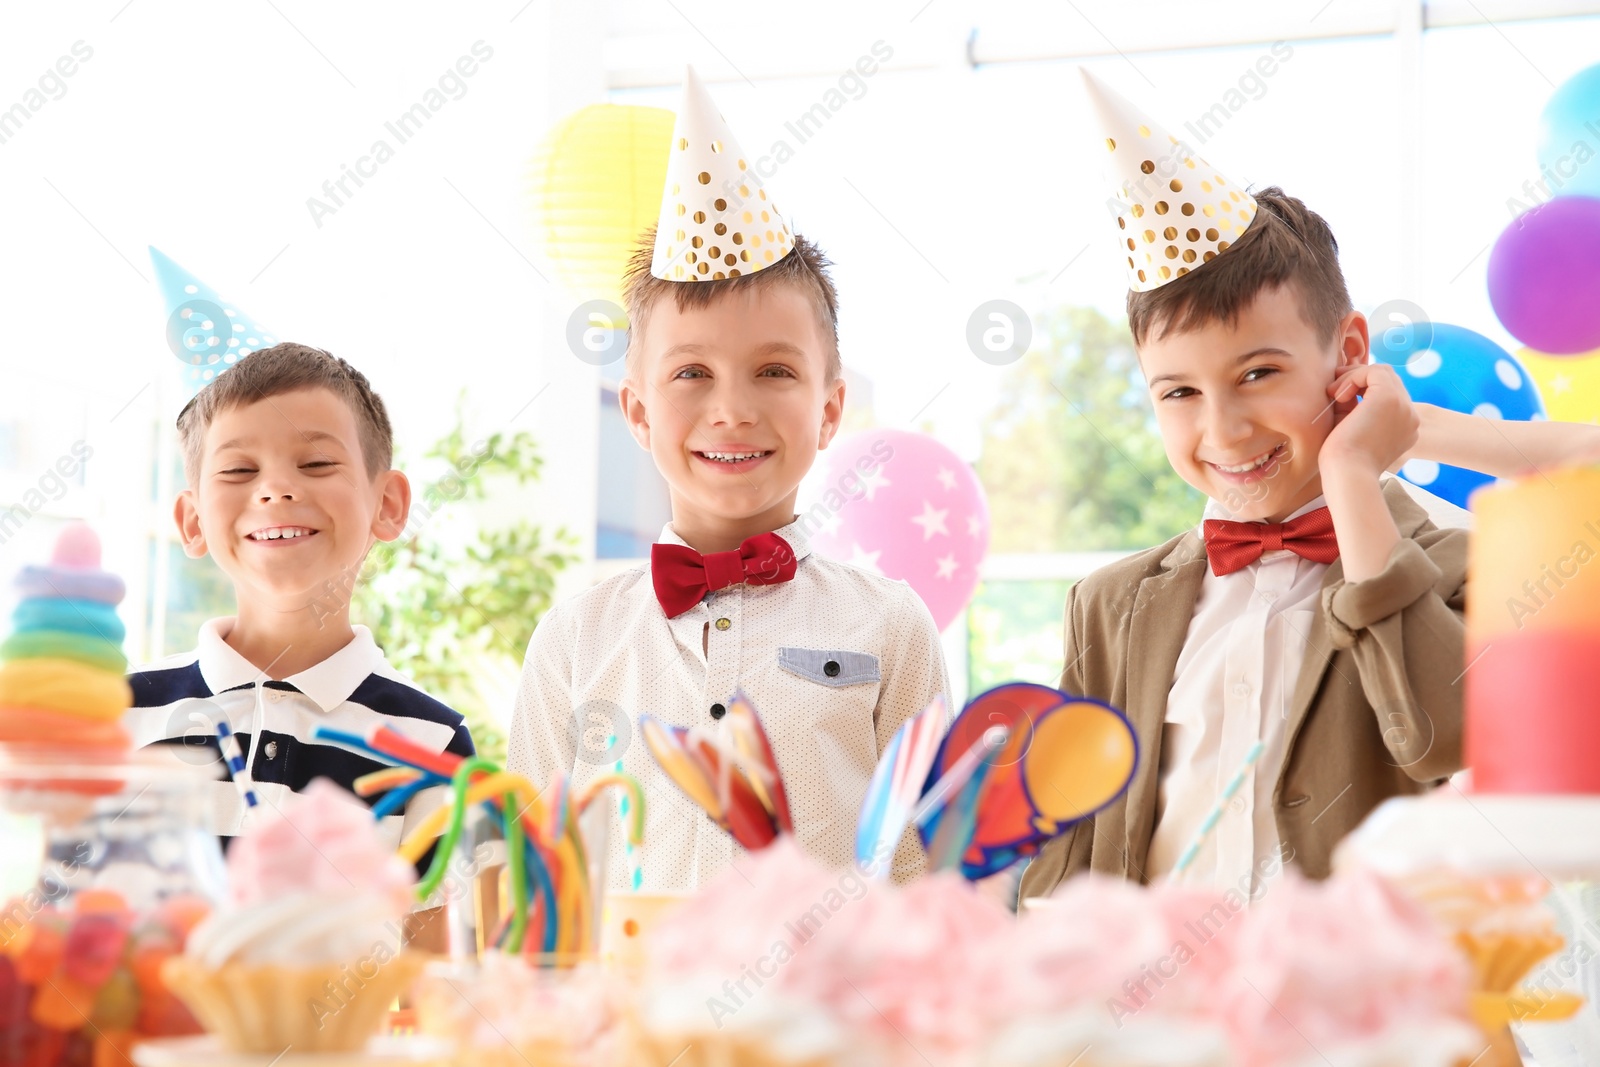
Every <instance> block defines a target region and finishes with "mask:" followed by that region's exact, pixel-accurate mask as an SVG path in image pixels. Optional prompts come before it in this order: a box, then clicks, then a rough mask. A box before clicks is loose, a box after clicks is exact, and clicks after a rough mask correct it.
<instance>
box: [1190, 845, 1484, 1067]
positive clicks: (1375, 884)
mask: <svg viewBox="0 0 1600 1067" xmlns="http://www.w3.org/2000/svg"><path fill="white" fill-rule="evenodd" d="M1235 949H1236V954H1237V960H1236V962H1235V964H1234V966H1233V967H1232V969H1231V971H1230V973H1229V975H1228V976H1227V978H1226V979H1225V980H1224V981H1223V982H1222V983H1220V984H1219V986H1218V988H1217V1008H1218V1012H1219V1016H1220V1018H1221V1019H1222V1021H1223V1024H1224V1025H1225V1026H1226V1027H1227V1029H1228V1032H1229V1035H1230V1037H1231V1038H1232V1041H1233V1044H1234V1048H1235V1049H1236V1050H1237V1054H1238V1059H1239V1063H1240V1065H1241V1067H1302V1065H1303V1067H1313V1065H1318V1067H1320V1065H1323V1064H1326V1063H1330V1062H1332V1063H1338V1064H1348V1065H1350V1067H1450V1065H1453V1064H1458V1063H1466V1062H1468V1061H1470V1060H1472V1059H1473V1058H1474V1057H1475V1056H1477V1055H1478V1054H1479V1053H1480V1052H1481V1051H1482V1050H1483V1049H1484V1047H1485V1041H1484V1037H1483V1034H1482V1032H1481V1031H1479V1030H1478V1028H1477V1027H1476V1026H1474V1025H1473V1023H1472V1021H1471V1018H1470V1016H1469V1014H1468V1011H1469V991H1470V987H1471V972H1470V969H1469V967H1468V966H1467V962H1466V960H1464V959H1463V958H1462V956H1461V954H1460V953H1459V952H1457V951H1456V950H1455V948H1454V946H1453V945H1452V944H1451V943H1450V940H1449V938H1448V936H1447V934H1446V932H1445V931H1444V930H1443V929H1442V928H1441V927H1440V926H1439V925H1438V924H1437V923H1436V922H1434V920H1433V919H1432V918H1431V917H1430V916H1429V915H1428V914H1427V913H1426V912H1425V911H1424V910H1423V909H1422V908H1421V907H1420V906H1418V905H1417V904H1416V903H1415V902H1414V901H1413V900H1411V899H1409V898H1408V897H1406V896H1404V895H1403V894H1401V893H1400V892H1398V891H1397V890H1395V889H1394V888H1392V887H1391V886H1389V885H1388V884H1387V883H1386V882H1384V881H1383V880H1382V879H1380V878H1378V877H1376V876H1375V875H1372V874H1367V873H1354V874H1346V875H1340V876H1339V877H1336V878H1331V879H1329V880H1327V881H1325V882H1311V881H1307V880H1305V879H1303V878H1301V877H1299V876H1297V875H1295V874H1292V873H1290V874H1287V875H1286V876H1285V877H1284V878H1283V879H1282V880H1281V881H1279V882H1277V883H1276V884H1274V886H1273V887H1272V889H1271V890H1270V891H1269V892H1268V894H1267V895H1266V897H1265V898H1264V899H1263V900H1262V902H1261V903H1260V904H1259V905H1258V906H1257V907H1256V909H1255V910H1254V911H1252V913H1251V915H1250V921H1249V922H1248V923H1246V924H1243V926H1242V927H1241V929H1240V931H1239V937H1238V940H1237V942H1236V944H1235Z"/></svg>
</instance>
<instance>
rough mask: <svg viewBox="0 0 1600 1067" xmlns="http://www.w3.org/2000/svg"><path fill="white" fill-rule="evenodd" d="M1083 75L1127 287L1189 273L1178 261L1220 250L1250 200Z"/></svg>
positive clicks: (1241, 227)
mask: <svg viewBox="0 0 1600 1067" xmlns="http://www.w3.org/2000/svg"><path fill="white" fill-rule="evenodd" d="M1084 80H1085V82H1086V83H1087V86H1088V93H1089V98H1090V103H1091V105H1092V107H1093V110H1094V112H1095V113H1096V115H1097V116H1098V118H1099V119H1100V122H1101V125H1102V129H1101V131H1100V134H1101V137H1102V141H1101V143H1103V144H1104V145H1105V153H1104V155H1103V156H1102V157H1101V158H1102V159H1103V160H1104V161H1105V164H1106V165H1107V166H1108V167H1109V170H1108V172H1107V175H1106V176H1107V178H1108V179H1109V180H1110V181H1111V183H1112V187H1113V188H1114V189H1115V190H1116V194H1115V196H1114V198H1113V199H1112V200H1111V201H1109V202H1108V207H1109V208H1111V209H1112V210H1113V212H1114V214H1115V216H1116V219H1117V228H1118V230H1120V231H1124V232H1122V233H1118V235H1117V240H1118V246H1119V249H1120V250H1121V251H1122V256H1121V258H1122V259H1124V260H1126V261H1127V262H1126V269H1127V271H1128V286H1129V288H1131V289H1133V290H1135V291H1136V292H1146V291H1148V290H1151V289H1155V288H1157V287H1158V286H1161V285H1164V284H1166V283H1167V282H1170V281H1172V280H1174V279H1176V278H1179V277H1182V276H1183V275H1185V274H1187V273H1189V270H1190V267H1188V266H1184V264H1193V265H1194V267H1199V266H1201V265H1203V264H1205V263H1209V262H1210V261H1211V260H1213V259H1215V258H1216V257H1217V256H1218V255H1220V254H1221V253H1223V252H1226V251H1227V250H1228V248H1229V247H1230V245H1231V243H1232V242H1235V241H1237V240H1238V239H1239V237H1240V235H1241V234H1242V233H1244V231H1245V229H1246V228H1247V227H1248V226H1249V225H1250V221H1251V219H1253V218H1254V217H1255V213H1256V202H1255V199H1254V198H1253V197H1251V196H1250V194H1249V193H1247V192H1245V191H1244V190H1243V188H1242V187H1241V186H1239V185H1238V184H1237V183H1234V182H1231V181H1229V180H1228V179H1226V178H1224V177H1223V176H1222V175H1221V174H1219V173H1218V172H1217V171H1216V169H1215V168H1214V167H1212V165H1211V164H1210V163H1208V162H1206V161H1205V160H1204V159H1201V158H1200V157H1199V156H1197V155H1195V154H1194V152H1193V150H1192V149H1191V148H1190V147H1189V145H1187V144H1185V143H1184V142H1183V141H1181V140H1179V139H1178V138H1177V137H1174V136H1173V135H1172V134H1171V133H1170V132H1168V131H1167V130H1166V129H1164V128H1162V127H1161V125H1160V124H1158V123H1157V122H1155V121H1153V120H1152V119H1150V118H1149V117H1148V116H1146V115H1144V114H1142V113H1141V112H1140V111H1139V110H1138V108H1136V107H1134V105H1133V104H1131V103H1129V102H1128V101H1127V100H1125V99H1123V98H1122V97H1121V96H1119V95H1118V94H1117V93H1116V92H1114V91H1113V90H1112V89H1110V88H1109V87H1108V86H1106V85H1105V83H1104V82H1102V81H1100V80H1099V79H1097V78H1095V77H1094V76H1093V75H1091V74H1088V73H1087V72H1085V74H1084ZM1156 219H1159V220H1160V223H1159V224H1158V225H1155V226H1147V225H1146V224H1148V223H1151V222H1155V221H1156ZM1169 220H1170V222H1171V225H1168V224H1167V223H1168V222H1169ZM1129 235H1132V236H1129Z"/></svg>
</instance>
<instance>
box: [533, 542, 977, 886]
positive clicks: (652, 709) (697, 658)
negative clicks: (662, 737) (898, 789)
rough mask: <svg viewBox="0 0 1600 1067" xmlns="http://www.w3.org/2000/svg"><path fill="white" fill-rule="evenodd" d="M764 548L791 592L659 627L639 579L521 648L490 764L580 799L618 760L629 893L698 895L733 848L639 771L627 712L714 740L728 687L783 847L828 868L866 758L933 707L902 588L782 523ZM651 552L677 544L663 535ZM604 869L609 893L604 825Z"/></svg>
mask: <svg viewBox="0 0 1600 1067" xmlns="http://www.w3.org/2000/svg"><path fill="white" fill-rule="evenodd" d="M776 533H777V534H778V535H779V536H780V537H782V538H783V539H784V540H785V541H787V542H789V545H790V546H791V547H792V548H793V549H794V554H795V557H796V559H797V561H798V564H797V569H796V573H795V576H794V578H793V579H792V580H791V581H788V582H783V583H780V584H777V585H765V586H750V585H742V584H741V585H735V586H731V587H729V588H727V589H723V590H720V591H718V592H715V593H712V594H710V595H709V596H708V597H706V599H705V600H704V601H702V602H701V603H699V604H697V605H695V606H694V607H693V608H691V609H690V610H688V611H686V612H684V613H683V614H682V615H679V616H678V617H677V618H674V619H669V618H667V617H666V614H665V613H664V612H663V611H662V610H661V605H660V604H659V603H657V601H656V597H655V591H654V588H653V587H652V585H651V579H650V567H649V565H648V564H646V565H644V566H642V567H639V568H637V569H634V570H630V571H626V572H624V573H622V574H619V575H617V576H616V577H614V578H611V579H609V580H608V581H605V582H602V583H601V584H599V585H597V586H595V587H594V588H592V589H589V590H588V591H586V592H584V593H583V594H581V595H579V596H577V597H575V598H573V599H572V600H569V601H567V602H565V603H563V604H559V605H557V606H556V607H554V608H552V609H551V610H550V611H549V612H548V613H547V614H546V615H545V617H544V619H543V620H541V621H540V623H539V627H538V629H537V630H536V631H535V632H534V635H533V640H532V641H530V642H529V644H528V655H527V658H526V660H525V661H524V663H523V667H522V683H521V687H520V689H519V690H518V693H517V703H516V709H515V712H514V713H513V716H512V720H511V736H510V739H509V740H510V755H509V759H508V761H507V763H508V766H509V768H510V769H511V770H513V771H516V772H518V773H520V774H523V775H526V776H527V777H528V778H530V779H532V780H533V782H534V783H535V784H537V785H540V786H543V785H545V784H546V783H548V782H549V781H550V779H551V777H552V776H553V774H554V773H555V772H556V771H557V770H560V771H563V772H567V773H569V774H571V775H572V776H573V782H574V785H575V787H581V786H582V785H583V784H584V783H586V782H588V781H590V780H592V779H594V778H596V777H598V776H599V775H602V774H605V773H607V772H609V771H611V770H613V769H614V765H615V763H616V762H617V760H618V758H619V757H620V759H621V762H622V766H623V769H624V770H626V771H627V772H628V773H629V774H631V775H633V776H634V777H636V778H637V779H639V782H640V783H641V784H642V785H643V787H644V791H645V815H646V819H645V844H644V848H643V849H642V850H641V852H640V853H639V855H638V856H637V859H638V862H639V866H640V869H641V870H642V873H643V882H642V884H641V888H642V889H644V890H647V891H660V890H683V889H695V888H698V887H699V886H700V885H701V884H702V883H704V882H705V881H706V880H707V879H709V878H711V877H712V876H714V875H716V874H717V873H718V872H719V871H721V870H723V869H724V868H726V867H727V866H728V865H729V864H730V863H733V862H735V861H736V859H737V857H738V855H739V854H740V853H741V852H742V849H740V847H739V846H738V845H737V844H736V843H735V842H734V841H733V839H732V838H731V837H730V836H729V835H728V834H727V833H726V832H724V831H723V830H722V829H721V828H720V827H718V826H717V825H716V824H715V823H713V822H712V821H711V820H710V819H709V818H708V817H707V816H706V815H705V814H704V813H702V812H701V811H700V809H699V808H698V807H696V806H695V805H694V804H693V803H692V802H691V801H690V800H689V799H688V798H687V797H686V796H684V795H683V793H682V792H681V791H680V790H679V789H678V787H677V786H676V785H675V784H674V783H673V782H672V780H671V779H670V778H668V777H667V776H666V774H665V773H663V772H662V771H661V770H660V768H658V767H657V766H656V763H655V760H654V759H653V758H652V757H651V756H650V752H649V749H648V748H647V747H646V746H645V744H644V741H643V738H642V737H641V736H640V734H639V728H638V717H639V715H640V714H649V715H653V716H655V717H656V718H657V719H659V720H661V721H662V722H663V723H665V724H667V725H669V726H701V727H705V728H707V729H709V730H711V731H713V732H720V731H722V730H723V729H724V726H723V718H722V713H723V711H724V710H725V705H726V704H727V702H728V700H729V698H730V697H732V695H733V693H734V691H735V690H738V689H742V690H743V691H744V692H745V694H746V695H748V696H749V698H750V700H751V702H752V703H753V704H754V705H755V707H756V710H757V712H758V713H759V715H760V717H761V722H762V725H763V726H764V727H765V728H766V731H767V735H768V738H769V739H770V740H771V743H772V749H773V753H774V755H775V756H776V757H777V761H778V766H779V770H780V771H781V772H782V774H783V779H784V783H785V785H786V787H787V790H788V796H789V805H790V810H791V813H792V815H793V819H794V828H795V836H796V838H797V839H798V840H799V842H800V844H801V845H802V846H803V847H804V848H805V849H806V851H808V852H810V853H811V854H812V855H813V856H816V857H817V858H818V859H819V860H822V861H823V862H825V863H829V864H833V865H838V866H842V865H844V864H847V863H849V862H851V860H852V859H853V857H854V855H855V828H856V819H857V816H858V815H859V813H860V809H861V801H862V798H863V797H864V796H865V795H866V789H867V783H868V781H869V780H870V779H871V777H872V771H873V768H874V767H875V766H876V765H877V761H878V754H879V753H880V752H882V751H883V749H884V747H885V746H886V745H887V744H888V743H889V739H890V738H891V737H893V736H894V732H895V731H896V730H897V729H899V727H900V725H901V724H902V723H904V722H905V721H906V719H908V718H910V717H911V716H912V715H914V714H916V713H917V712H919V711H921V710H922V709H923V708H924V707H926V706H927V705H928V704H929V703H930V702H931V701H932V700H933V699H934V698H935V697H936V696H939V695H941V694H946V693H948V690H949V681H948V678H947V677H946V673H945V666H944V658H943V656H942V655H941V653H940V649H939V633H938V630H937V629H936V628H935V627H934V623H933V617H932V616H931V615H929V613H928V609H927V607H926V606H925V605H924V604H923V603H922V600H921V599H920V598H919V597H918V596H917V594H916V593H915V592H913V591H912V589H911V587H910V586H908V585H906V583H904V582H899V581H892V580H890V579H888V578H884V577H882V576H881V575H877V574H873V573H871V572H869V571H866V570H863V569H862V568H860V567H856V566H852V565H850V564H847V563H840V562H838V561H836V560H832V559H827V558H825V557H822V556H817V555H814V554H812V552H811V548H810V545H809V544H808V542H807V540H806V538H805V536H804V534H803V533H802V532H801V530H800V527H799V524H798V523H791V524H790V525H788V526H785V527H783V528H782V529H780V530H778V531H776ZM661 540H662V541H665V542H670V543H673V544H680V545H681V544H683V543H684V542H683V541H682V540H681V539H680V538H679V537H678V536H677V535H676V534H675V533H673V531H672V527H671V526H670V525H669V526H667V527H666V528H665V529H664V530H663V531H662V534H661ZM613 735H614V736H615V737H616V738H617V739H618V741H617V743H616V744H615V745H609V744H608V739H609V738H611V737H612V736H613ZM910 836H911V835H910V834H908V835H907V838H908V839H907V840H902V842H901V845H900V849H899V850H898V851H897V852H896V854H895V860H894V869H893V873H894V877H895V879H896V880H897V881H903V880H905V879H908V878H911V877H915V876H916V874H918V873H919V872H920V870H921V869H922V867H923V866H924V864H925V862H926V861H925V859H924V857H923V855H922V853H921V850H920V849H919V848H918V846H917V845H916V843H915V842H913V841H911V840H909V837H910ZM609 855H610V874H609V876H608V881H609V883H610V885H611V886H612V887H613V888H618V889H621V888H626V887H627V886H628V884H629V880H630V879H629V868H628V860H627V856H626V852H625V849H624V847H623V835H622V832H621V826H620V824H619V823H617V822H616V821H615V819H614V820H613V823H612V829H611V834H610V851H609Z"/></svg>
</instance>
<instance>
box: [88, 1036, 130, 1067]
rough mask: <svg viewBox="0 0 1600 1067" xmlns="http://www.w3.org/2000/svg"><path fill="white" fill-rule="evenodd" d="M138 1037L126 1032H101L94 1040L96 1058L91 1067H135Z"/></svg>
mask: <svg viewBox="0 0 1600 1067" xmlns="http://www.w3.org/2000/svg"><path fill="white" fill-rule="evenodd" d="M137 1043H138V1035H137V1034H134V1033H132V1032H131V1031H126V1030H116V1031H113V1030H101V1031H100V1036H99V1037H97V1038H95V1039H94V1058H93V1059H92V1060H90V1065H89V1067H133V1060H132V1059H130V1057H131V1056H132V1055H133V1046H134V1045H135V1044H137Z"/></svg>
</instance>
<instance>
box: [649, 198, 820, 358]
mask: <svg viewBox="0 0 1600 1067" xmlns="http://www.w3.org/2000/svg"><path fill="white" fill-rule="evenodd" d="M655 244H656V228H655V227H654V226H652V227H650V228H649V229H648V230H646V231H645V232H644V234H643V235H642V236H641V237H640V238H639V245H638V247H636V248H635V249H634V251H633V255H632V256H631V257H629V259H628V267H627V269H626V270H625V271H624V272H623V275H622V302H623V304H624V305H625V306H626V308H627V312H628V325H629V328H630V333H629V335H628V370H629V371H630V372H631V371H632V370H633V366H634V342H635V340H636V339H637V338H638V336H639V335H640V333H641V332H642V331H643V330H644V324H645V318H646V316H647V315H648V314H649V312H650V308H651V307H652V306H654V304H655V302H656V301H657V300H659V299H661V298H662V297H663V296H666V295H668V294H671V296H672V298H673V299H674V300H676V301H677V302H678V310H679V311H683V310H686V309H688V308H704V307H710V306H711V304H712V303H713V302H714V301H715V300H716V299H717V298H718V297H720V296H722V295H723V294H725V293H730V292H733V291H734V290H735V289H760V288H762V287H765V286H772V285H794V286H798V287H799V288H800V289H802V290H803V291H804V292H805V294H806V295H807V296H809V297H810V298H811V301H812V303H813V304H815V305H816V308H817V318H818V321H819V322H820V323H821V325H822V328H823V329H822V335H823V337H824V338H825V339H826V340H827V341H828V368H827V380H828V381H829V382H832V381H834V380H835V379H837V378H839V377H840V376H841V375H842V374H843V373H844V371H843V367H842V365H841V363H840V361H839V291H838V290H837V289H835V288H834V287H833V279H832V278H830V277H828V268H829V267H831V266H833V263H832V262H831V261H829V259H828V257H827V256H825V255H824V254H823V252H822V249H820V248H818V247H817V246H816V245H815V244H813V243H812V242H811V241H808V240H806V239H805V237H803V236H802V235H800V234H798V233H797V234H795V235H794V248H792V249H791V250H790V251H789V254H788V255H786V256H784V257H783V258H782V259H780V260H778V261H777V262H776V263H773V264H772V265H771V266H768V267H763V268H762V269H761V270H758V271H756V272H754V273H752V274H741V275H739V276H738V277H734V278H713V279H711V280H709V281H694V282H669V281H663V280H662V279H660V278H657V277H656V276H655V275H653V274H651V273H650V262H651V260H652V259H653V258H654V256H655Z"/></svg>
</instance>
